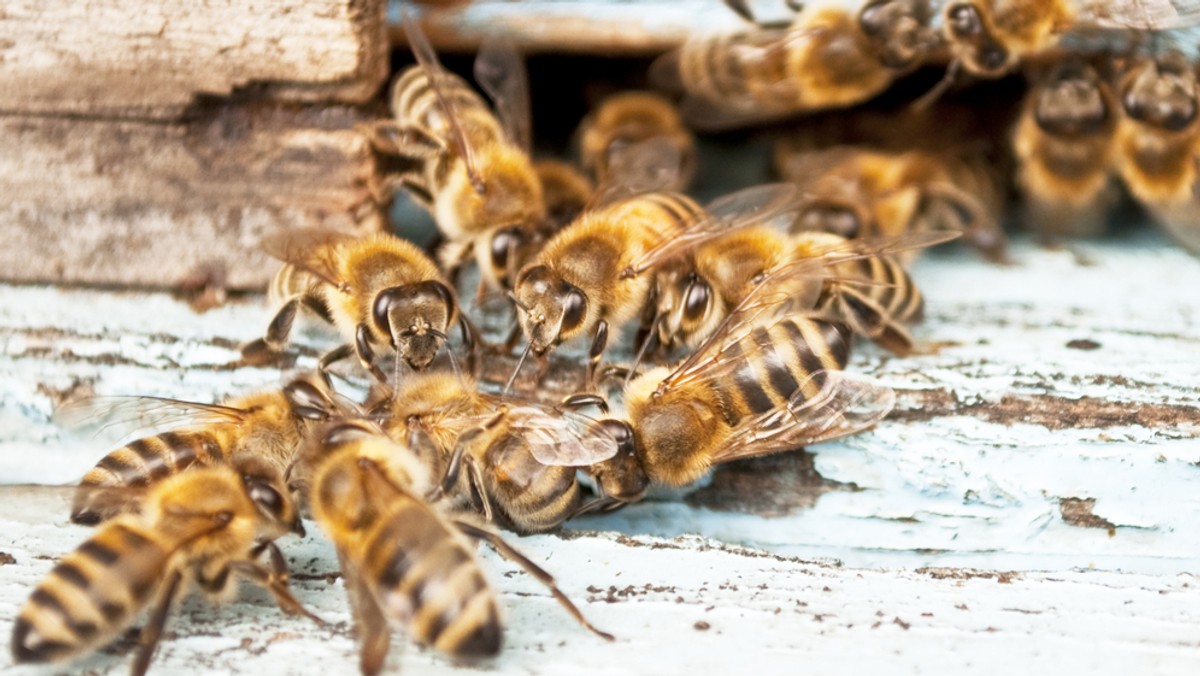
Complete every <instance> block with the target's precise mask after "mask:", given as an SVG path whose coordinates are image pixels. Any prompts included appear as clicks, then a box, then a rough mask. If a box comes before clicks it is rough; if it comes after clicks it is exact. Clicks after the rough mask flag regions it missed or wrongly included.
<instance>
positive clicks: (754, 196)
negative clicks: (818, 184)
mask: <svg viewBox="0 0 1200 676" xmlns="http://www.w3.org/2000/svg"><path fill="white" fill-rule="evenodd" d="M799 198H800V190H799V189H798V188H797V187H796V186H795V185H793V184H791V183H767V184H765V185H758V186H754V187H752V188H746V189H745V190H739V191H737V192H735V193H732V194H729V195H725V196H724V197H719V198H717V199H716V200H714V201H712V202H710V203H709V204H707V205H706V206H705V211H706V212H707V215H706V216H705V217H704V218H700V219H697V220H696V221H695V222H693V223H690V224H688V225H687V226H686V227H685V228H684V230H683V232H681V233H679V234H677V235H676V236H674V237H671V238H669V239H667V240H665V241H663V242H661V243H659V244H658V245H657V246H654V247H651V248H650V249H649V250H647V251H646V252H644V253H643V254H642V255H641V256H639V257H637V258H636V259H634V260H633V262H632V263H631V264H630V266H629V268H628V270H627V271H626V272H625V274H626V275H628V276H633V275H639V274H641V273H643V272H645V271H647V270H650V269H651V268H654V267H656V266H658V265H661V264H663V263H665V262H667V261H669V260H671V259H673V258H676V257H678V256H680V255H683V254H685V253H687V252H688V251H690V250H692V249H694V248H695V247H697V246H699V245H700V244H703V243H704V242H707V241H709V240H712V239H714V238H716V237H719V236H721V235H723V234H726V233H728V232H731V231H733V230H736V229H738V228H744V227H747V226H750V225H755V224H758V223H764V222H766V221H768V220H770V219H771V218H772V217H774V216H777V215H779V214H780V213H782V212H785V211H787V210H789V209H791V208H792V207H794V206H796V205H797V204H798V203H799Z"/></svg>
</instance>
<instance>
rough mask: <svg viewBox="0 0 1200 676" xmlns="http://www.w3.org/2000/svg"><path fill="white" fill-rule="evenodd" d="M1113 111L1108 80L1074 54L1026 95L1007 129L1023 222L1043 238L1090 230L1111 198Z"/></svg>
mask: <svg viewBox="0 0 1200 676" xmlns="http://www.w3.org/2000/svg"><path fill="white" fill-rule="evenodd" d="M1119 118H1120V114H1119V112H1118V110H1117V103H1116V99H1115V98H1114V97H1113V94H1112V91H1111V89H1110V88H1109V85H1108V83H1107V82H1106V81H1105V80H1104V79H1102V78H1101V77H1100V75H1099V74H1098V73H1097V72H1096V70H1095V69H1094V68H1092V67H1091V66H1090V65H1088V64H1087V63H1086V62H1083V61H1081V60H1079V59H1067V60H1064V61H1062V62H1060V63H1059V64H1057V65H1056V66H1055V67H1054V68H1053V69H1052V70H1051V71H1050V72H1049V73H1047V75H1046V76H1045V77H1044V78H1043V79H1042V81H1040V82H1039V83H1038V84H1037V85H1036V86H1035V87H1034V88H1033V89H1032V90H1030V92H1029V95H1028V96H1027V97H1026V100H1025V106H1024V109H1023V111H1022V113H1021V117H1020V119H1019V120H1018V121H1017V125H1016V128H1015V130H1014V133H1013V154H1014V155H1015V156H1016V159H1017V165H1018V166H1017V173H1016V183H1017V186H1018V188H1019V189H1020V190H1021V192H1022V194H1023V197H1024V198H1025V205H1026V210H1027V212H1028V217H1029V219H1028V225H1029V227H1030V228H1031V229H1033V230H1034V231H1036V232H1040V233H1042V234H1045V235H1051V236H1054V235H1094V234H1097V233H1098V232H1099V231H1100V229H1101V227H1102V226H1103V223H1104V219H1105V216H1106V214H1107V212H1108V210H1109V209H1110V208H1111V207H1112V205H1113V204H1114V203H1115V201H1116V198H1117V190H1116V186H1115V185H1114V182H1113V181H1112V166H1113V161H1114V159H1115V158H1114V156H1113V151H1114V148H1115V146H1116V129H1117V121H1118V119H1119Z"/></svg>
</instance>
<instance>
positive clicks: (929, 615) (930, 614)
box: [921, 613, 933, 617]
mask: <svg viewBox="0 0 1200 676" xmlns="http://www.w3.org/2000/svg"><path fill="white" fill-rule="evenodd" d="M921 617H933V613H921Z"/></svg>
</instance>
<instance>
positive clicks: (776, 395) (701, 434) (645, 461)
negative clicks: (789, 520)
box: [609, 275, 895, 504]
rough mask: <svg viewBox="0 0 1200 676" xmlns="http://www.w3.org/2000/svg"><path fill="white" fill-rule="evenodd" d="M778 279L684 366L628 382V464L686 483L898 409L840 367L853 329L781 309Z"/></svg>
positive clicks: (883, 390) (850, 430) (655, 477)
mask: <svg viewBox="0 0 1200 676" xmlns="http://www.w3.org/2000/svg"><path fill="white" fill-rule="evenodd" d="M773 276H774V275H767V276H766V278H764V280H763V281H761V282H760V283H759V285H758V286H756V287H755V291H754V292H753V293H751V294H749V295H748V296H747V298H746V299H745V300H744V301H743V303H742V304H741V305H739V307H738V308H737V309H736V310H735V311H734V312H733V313H732V314H731V315H730V317H729V318H728V319H727V320H726V322H725V323H723V325H722V327H721V329H720V330H719V331H717V332H716V333H714V334H713V336H712V337H710V338H709V339H708V340H707V341H706V342H705V343H704V344H703V345H701V346H700V347H698V348H697V349H696V351H695V352H693V353H692V355H691V356H689V357H688V358H687V359H685V360H684V361H682V362H681V363H679V364H678V365H677V366H676V367H675V368H673V369H672V368H670V367H656V368H654V369H651V370H650V371H647V372H646V373H643V374H642V375H640V376H638V377H637V378H635V379H633V380H632V381H631V382H630V383H629V384H628V385H627V386H626V388H625V407H626V411H627V413H626V417H627V425H628V434H629V437H630V438H631V439H632V440H633V447H634V448H635V450H636V454H637V458H638V460H639V462H638V463H637V464H635V465H630V466H628V467H626V468H625V469H626V470H628V471H633V472H642V473H644V474H645V476H646V477H647V478H648V479H650V480H651V481H653V482H654V483H658V484H666V485H670V486H682V485H685V484H688V483H691V482H693V481H695V480H697V479H699V478H700V477H701V476H703V475H704V474H705V473H706V472H707V471H708V470H709V469H710V468H711V467H712V466H714V465H716V464H720V463H724V462H729V461H732V460H737V459H740V458H750V457H756V456H761V455H766V454H769V453H777V452H781V451H786V450H792V449H796V448H799V447H800V446H802V445H805V444H809V443H817V442H819V441H824V440H828V439H833V438H837V437H841V436H845V435H848V434H854V433H856V432H859V431H862V430H865V429H868V428H870V427H872V426H873V425H874V424H875V423H877V422H878V421H879V420H881V419H882V418H883V417H885V416H886V415H887V413H888V412H889V411H890V410H891V409H892V406H893V405H894V403H895V394H894V393H893V392H892V390H891V389H890V388H887V387H884V386H882V385H880V384H878V383H876V382H875V381H872V380H869V379H865V378H861V377H855V376H851V375H849V374H846V373H844V372H842V371H841V369H842V368H843V367H844V366H845V365H846V362H847V360H848V359H849V354H850V346H851V338H852V333H851V331H850V328H849V327H848V326H846V325H845V324H842V323H840V322H836V321H828V320H825V319H821V318H817V317H813V316H811V315H807V314H805V313H794V312H790V311H784V312H782V314H780V313H779V312H778V310H777V308H778V307H779V306H780V299H779V298H776V297H773V296H775V295H778V294H774V293H772V294H764V293H762V290H763V289H769V288H771V287H772V286H773V285H774V284H775V282H776V281H777V280H775V279H773ZM775 288H780V287H775ZM614 502H619V501H616V500H610V501H609V504H612V503H614Z"/></svg>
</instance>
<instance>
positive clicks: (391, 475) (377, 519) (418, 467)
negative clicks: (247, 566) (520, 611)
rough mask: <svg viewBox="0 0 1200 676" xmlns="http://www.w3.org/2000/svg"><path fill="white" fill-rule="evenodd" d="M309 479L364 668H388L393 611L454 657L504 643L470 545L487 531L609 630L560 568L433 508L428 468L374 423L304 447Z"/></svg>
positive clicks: (336, 431) (334, 429)
mask: <svg viewBox="0 0 1200 676" xmlns="http://www.w3.org/2000/svg"><path fill="white" fill-rule="evenodd" d="M299 462H301V463H304V464H307V465H309V467H310V468H311V469H310V470H309V476H310V477H311V479H310V483H309V484H308V485H307V486H305V487H304V488H303V490H304V492H305V494H306V496H307V500H308V503H309V506H310V509H311V510H312V513H313V516H314V518H315V519H316V520H317V523H318V524H320V526H321V528H322V529H323V530H324V531H325V532H326V533H327V534H328V535H329V537H330V539H332V540H333V542H334V545H335V546H336V547H337V552H338V560H339V561H340V563H341V567H342V574H343V575H344V577H345V580H346V589H347V592H348V593H349V594H350V605H351V608H353V611H354V619H355V624H356V625H357V632H358V636H359V641H360V642H361V644H362V648H361V660H360V665H361V668H362V672H363V673H364V674H376V673H379V671H380V670H381V669H382V668H383V664H384V660H385V659H386V657H387V653H388V643H389V636H390V633H391V632H390V630H389V628H388V622H389V620H397V621H399V622H402V623H404V625H405V628H406V629H407V631H408V633H409V634H411V635H412V637H413V638H414V639H415V640H416V641H417V642H418V643H420V644H422V645H428V646H432V647H433V648H436V649H437V650H439V651H441V652H443V653H445V654H447V655H450V656H452V657H454V658H458V659H472V658H481V657H490V656H493V655H496V654H497V653H498V652H499V650H500V643H501V634H502V625H501V621H500V613H499V609H498V608H497V604H496V595H495V592H494V591H493V590H492V588H491V586H490V585H489V584H488V582H487V579H486V577H485V576H484V574H483V570H482V567H481V566H480V564H479V560H478V559H477V558H476V556H475V554H474V552H473V546H472V542H471V540H472V539H474V540H484V541H486V542H487V543H488V544H489V545H491V546H492V547H493V548H494V549H495V550H496V551H497V552H498V553H499V554H500V555H502V556H504V557H505V558H507V559H509V560H511V561H513V562H515V563H517V564H518V565H520V566H521V567H522V568H524V569H525V571H526V572H528V573H530V574H531V575H533V576H534V577H535V578H537V579H538V580H539V581H540V582H542V583H543V584H545V585H546V586H547V587H548V588H549V589H550V591H551V593H552V594H553V595H554V598H555V599H556V600H557V601H558V602H559V603H560V604H562V606H563V607H564V608H565V609H566V610H567V611H568V612H569V613H571V615H572V616H573V617H575V619H577V620H578V621H579V622H580V623H581V624H583V625H584V626H585V627H587V628H588V629H589V630H591V631H592V632H594V633H596V634H598V635H600V636H603V637H605V638H607V639H609V640H611V639H612V636H610V635H608V634H605V633H604V632H601V631H599V630H597V629H596V628H595V627H593V626H592V625H591V624H589V623H588V622H587V620H586V619H584V617H583V614H582V613H580V612H579V609H578V608H576V607H575V605H574V604H572V603H571V601H570V600H569V599H568V598H567V597H566V595H564V594H563V593H562V591H560V590H559V589H558V587H557V586H556V585H555V584H554V578H553V577H551V576H550V574H549V573H547V572H546V571H544V570H542V569H541V568H539V567H538V566H536V565H535V564H534V563H533V562H532V561H530V560H529V559H528V558H526V557H525V556H524V555H522V554H520V553H519V552H517V551H516V550H515V549H514V548H513V547H512V546H511V545H509V544H508V543H507V542H505V541H504V540H503V539H502V538H500V537H499V536H498V535H496V534H495V533H493V532H491V531H489V530H486V529H484V528H480V527H479V526H476V525H474V524H472V523H469V522H467V521H464V520H461V519H452V518H449V517H447V516H444V515H443V514H441V513H440V512H438V511H436V510H435V509H434V508H433V507H432V506H431V505H430V504H428V503H427V502H426V501H425V499H424V496H426V495H428V494H429V493H430V492H431V491H432V489H433V482H432V479H431V476H430V473H429V468H428V466H427V465H425V464H424V463H423V462H422V461H421V459H420V458H418V457H417V455H415V454H414V453H412V452H411V451H410V450H409V449H408V448H407V447H405V446H403V445H401V444H397V443H396V442H394V441H392V440H391V439H389V438H388V437H386V436H385V435H384V434H383V432H382V430H380V429H379V428H377V427H375V426H374V425H372V424H370V423H368V422H365V421H361V422H340V423H334V424H332V425H331V426H329V427H328V428H327V429H326V430H324V431H323V432H322V433H320V434H319V435H318V436H317V437H316V439H315V440H314V442H313V444H311V445H310V446H309V447H307V448H306V449H305V451H304V452H303V453H302V455H301V458H300V460H299Z"/></svg>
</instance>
